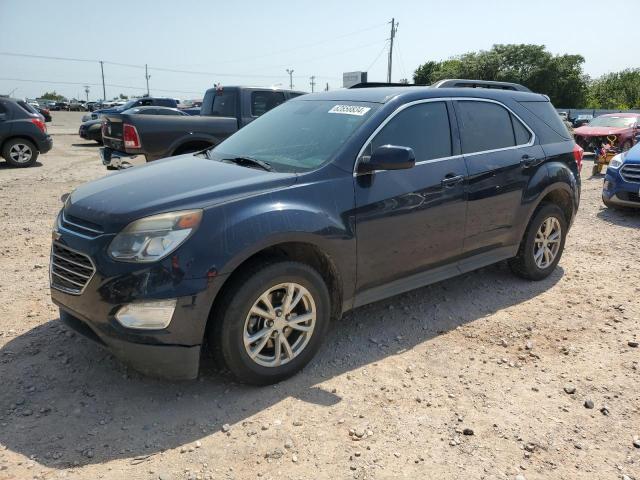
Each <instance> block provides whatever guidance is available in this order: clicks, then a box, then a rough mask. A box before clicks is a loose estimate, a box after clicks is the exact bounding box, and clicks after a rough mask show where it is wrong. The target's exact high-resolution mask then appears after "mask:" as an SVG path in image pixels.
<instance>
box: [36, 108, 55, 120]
mask: <svg viewBox="0 0 640 480" xmlns="http://www.w3.org/2000/svg"><path fill="white" fill-rule="evenodd" d="M36 111H37V112H38V113H39V114H40V115H42V118H44V121H45V122H50V121H51V112H50V111H49V109H48V108H42V107H36Z"/></svg>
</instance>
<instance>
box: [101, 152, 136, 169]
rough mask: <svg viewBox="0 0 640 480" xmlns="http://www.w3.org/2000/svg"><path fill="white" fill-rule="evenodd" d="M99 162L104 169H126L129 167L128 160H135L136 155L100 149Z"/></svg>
mask: <svg viewBox="0 0 640 480" xmlns="http://www.w3.org/2000/svg"><path fill="white" fill-rule="evenodd" d="M99 154H100V160H102V164H103V165H104V166H105V167H111V168H127V167H129V166H131V163H130V162H129V160H132V159H134V158H136V156H137V155H131V154H129V153H125V152H120V151H118V150H113V149H112V148H109V147H101V148H100V150H99Z"/></svg>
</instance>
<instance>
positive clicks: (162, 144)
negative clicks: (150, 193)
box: [100, 87, 304, 168]
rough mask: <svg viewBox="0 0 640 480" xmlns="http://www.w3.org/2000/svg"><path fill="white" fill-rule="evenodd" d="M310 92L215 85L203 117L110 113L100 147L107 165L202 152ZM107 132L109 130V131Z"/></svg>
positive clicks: (116, 166) (118, 165) (113, 166)
mask: <svg viewBox="0 0 640 480" xmlns="http://www.w3.org/2000/svg"><path fill="white" fill-rule="evenodd" d="M300 95H304V92H294V91H291V90H282V89H270V88H259V87H224V88H220V87H217V88H211V89H209V90H207V92H206V93H205V96H204V100H203V104H202V107H201V109H200V115H199V116H186V117H182V118H176V117H167V116H164V117H159V116H153V117H150V116H144V117H140V116H131V115H128V114H125V112H123V113H113V114H106V115H105V122H104V125H103V132H102V136H103V138H104V145H105V146H104V148H103V149H101V150H100V155H101V157H102V162H103V163H104V164H105V165H106V166H107V168H119V167H123V166H124V167H126V166H129V165H130V164H131V162H130V161H129V160H130V159H131V157H135V156H138V155H144V156H145V159H146V161H152V160H157V159H159V158H164V157H169V156H171V155H179V154H181V153H188V152H197V151H199V150H203V149H205V148H208V147H211V146H213V145H217V144H218V143H220V142H221V141H222V140H224V139H225V138H227V137H228V136H229V135H231V134H232V133H234V132H236V131H237V130H238V129H240V128H242V127H243V126H245V125H247V124H248V123H250V122H252V121H253V120H254V119H256V118H258V117H259V116H260V115H262V114H264V113H266V112H268V111H269V110H271V109H272V108H274V107H276V106H278V105H280V104H281V103H284V102H286V101H287V100H289V99H291V98H294V97H297V96H300ZM105 132H107V133H105Z"/></svg>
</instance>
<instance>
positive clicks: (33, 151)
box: [2, 138, 39, 168]
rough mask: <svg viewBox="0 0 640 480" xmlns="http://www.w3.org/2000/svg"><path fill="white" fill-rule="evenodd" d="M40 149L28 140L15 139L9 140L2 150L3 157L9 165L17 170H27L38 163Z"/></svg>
mask: <svg viewBox="0 0 640 480" xmlns="http://www.w3.org/2000/svg"><path fill="white" fill-rule="evenodd" d="M38 154H39V152H38V149H37V148H36V146H35V145H34V144H33V142H32V141H30V140H27V139H26V138H13V139H11V140H8V141H7V142H6V143H5V144H4V147H3V148H2V156H3V157H4V159H5V160H6V161H7V163H9V165H11V166H14V167H17V168H26V167H30V166H32V165H33V164H34V163H36V160H37V159H38Z"/></svg>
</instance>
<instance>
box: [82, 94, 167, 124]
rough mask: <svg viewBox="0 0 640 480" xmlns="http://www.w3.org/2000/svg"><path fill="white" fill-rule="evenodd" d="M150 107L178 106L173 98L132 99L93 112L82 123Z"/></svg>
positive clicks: (83, 118)
mask: <svg viewBox="0 0 640 480" xmlns="http://www.w3.org/2000/svg"><path fill="white" fill-rule="evenodd" d="M151 106H154V107H169V108H176V107H177V106H178V102H176V101H175V100H174V99H173V98H155V97H143V98H133V99H131V100H129V101H127V102H124V103H122V104H121V105H119V106H116V107H111V108H104V109H100V110H94V111H93V112H91V113H90V114H88V115H85V116H84V117H82V121H83V122H86V121H87V120H95V119H96V118H98V117H99V116H101V115H106V114H109V113H121V112H124V111H125V110H128V109H130V108H133V107H151Z"/></svg>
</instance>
